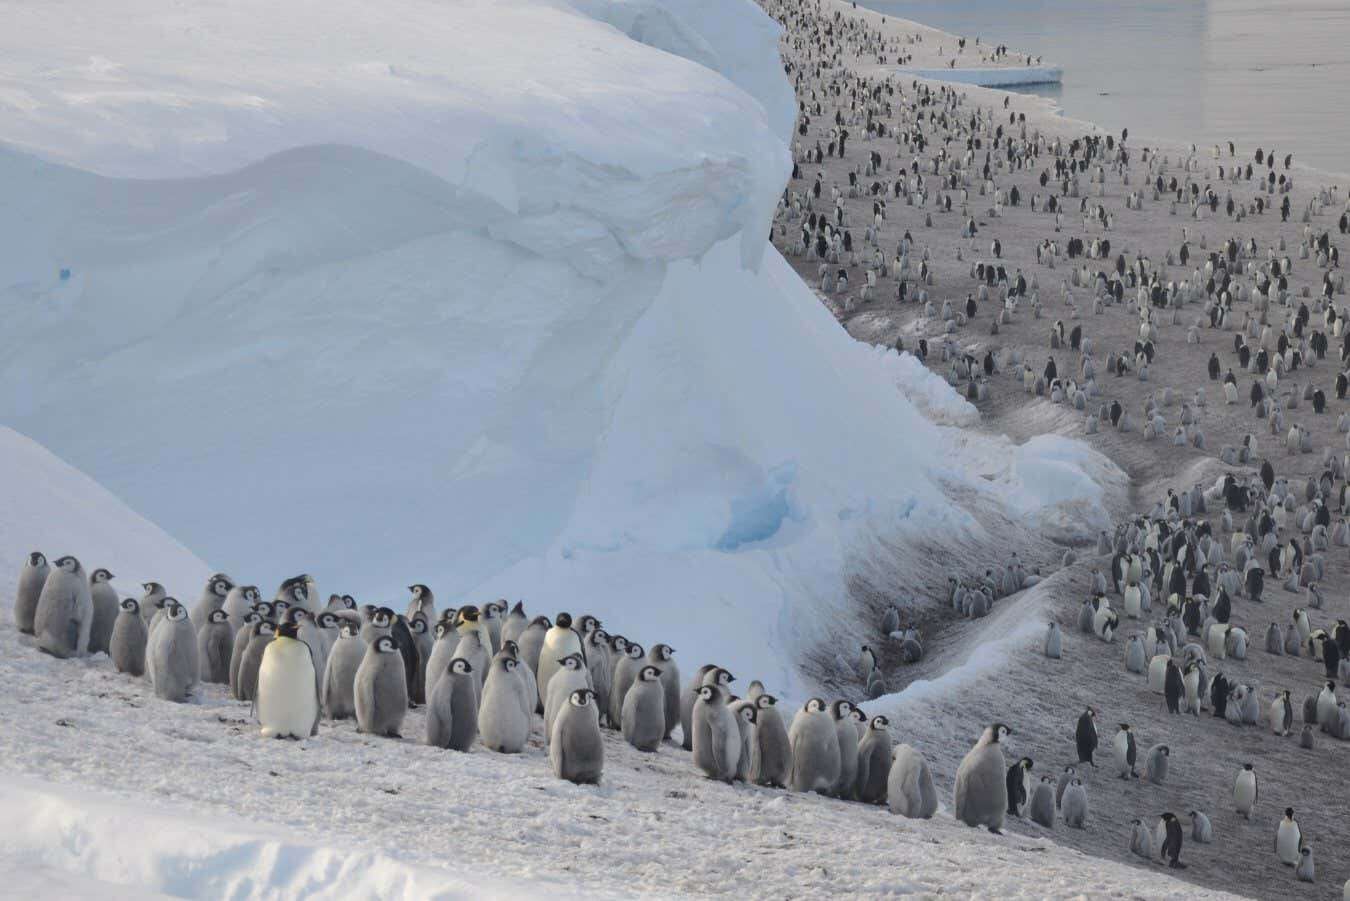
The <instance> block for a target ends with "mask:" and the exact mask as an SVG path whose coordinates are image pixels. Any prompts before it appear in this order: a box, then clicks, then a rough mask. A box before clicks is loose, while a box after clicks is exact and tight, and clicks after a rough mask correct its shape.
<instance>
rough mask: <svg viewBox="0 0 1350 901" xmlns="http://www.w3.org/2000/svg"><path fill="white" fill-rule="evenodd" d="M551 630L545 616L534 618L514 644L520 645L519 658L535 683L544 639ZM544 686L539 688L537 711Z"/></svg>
mask: <svg viewBox="0 0 1350 901" xmlns="http://www.w3.org/2000/svg"><path fill="white" fill-rule="evenodd" d="M552 628H553V621H552V620H551V619H549V618H548V617H547V616H536V617H535V618H534V619H532V620H530V624H529V625H528V626H526V627H525V631H524V632H521V633H520V638H518V639H517V640H516V644H518V645H520V658H521V660H522V661H523V662H524V663H525V665H526V666H528V667H529V668H530V670H531V671H533V673H534V677H535V682H538V681H539V657H540V655H541V654H542V653H543V651H544V638H545V637H547V635H548V633H549V631H550V630H551V629H552ZM543 692H544V686H543V685H540V686H539V696H540V697H539V709H540V710H542V709H543V706H544V700H543Z"/></svg>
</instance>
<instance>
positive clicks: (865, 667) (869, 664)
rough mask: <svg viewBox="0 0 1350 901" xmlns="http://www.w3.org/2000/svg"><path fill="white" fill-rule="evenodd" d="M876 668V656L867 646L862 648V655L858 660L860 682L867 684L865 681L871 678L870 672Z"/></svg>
mask: <svg viewBox="0 0 1350 901" xmlns="http://www.w3.org/2000/svg"><path fill="white" fill-rule="evenodd" d="M876 668H877V655H876V654H875V653H873V651H872V649H871V648H869V647H868V646H867V645H863V646H862V653H861V655H860V656H859V659H858V674H859V675H860V676H862V682H863V684H864V685H866V684H867V680H868V679H870V678H871V677H872V671H873V670H875V669H876Z"/></svg>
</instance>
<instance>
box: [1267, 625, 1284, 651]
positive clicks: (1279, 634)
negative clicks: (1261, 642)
mask: <svg viewBox="0 0 1350 901" xmlns="http://www.w3.org/2000/svg"><path fill="white" fill-rule="evenodd" d="M1266 653H1267V654H1276V655H1282V654H1284V630H1283V629H1281V628H1280V624H1279V623H1271V624H1270V628H1268V629H1266Z"/></svg>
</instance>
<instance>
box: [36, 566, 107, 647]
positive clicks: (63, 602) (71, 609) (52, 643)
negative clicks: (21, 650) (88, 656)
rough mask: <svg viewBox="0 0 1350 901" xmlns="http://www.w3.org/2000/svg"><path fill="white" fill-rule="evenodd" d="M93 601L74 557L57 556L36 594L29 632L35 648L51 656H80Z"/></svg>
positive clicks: (87, 633)
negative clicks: (32, 637) (31, 626)
mask: <svg viewBox="0 0 1350 901" xmlns="http://www.w3.org/2000/svg"><path fill="white" fill-rule="evenodd" d="M93 622H94V601H93V599H92V598H91V597H90V596H89V576H88V575H86V574H85V571H84V567H82V566H80V561H79V560H76V559H75V558H74V557H69V556H67V557H61V558H59V559H58V560H56V561H55V562H54V563H53V564H52V567H51V571H50V572H49V573H47V579H46V581H45V582H43V584H42V592H41V593H40V594H39V595H38V603H37V612H36V613H35V614H34V616H33V631H34V633H35V634H36V635H37V640H38V649H39V650H42V651H45V652H46V653H48V654H51V655H52V656H53V657H83V656H84V654H85V653H86V652H87V651H88V649H89V630H90V628H91V627H92V626H93Z"/></svg>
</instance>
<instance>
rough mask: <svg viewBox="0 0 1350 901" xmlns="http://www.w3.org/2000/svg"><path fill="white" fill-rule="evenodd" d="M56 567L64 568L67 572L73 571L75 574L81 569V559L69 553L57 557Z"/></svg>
mask: <svg viewBox="0 0 1350 901" xmlns="http://www.w3.org/2000/svg"><path fill="white" fill-rule="evenodd" d="M56 568H57V569H60V570H64V571H65V572H68V573H71V574H72V575H73V574H74V573H78V572H79V571H80V561H78V560H76V559H75V558H74V557H71V556H69V555H67V556H65V557H59V558H57V561H56Z"/></svg>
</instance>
